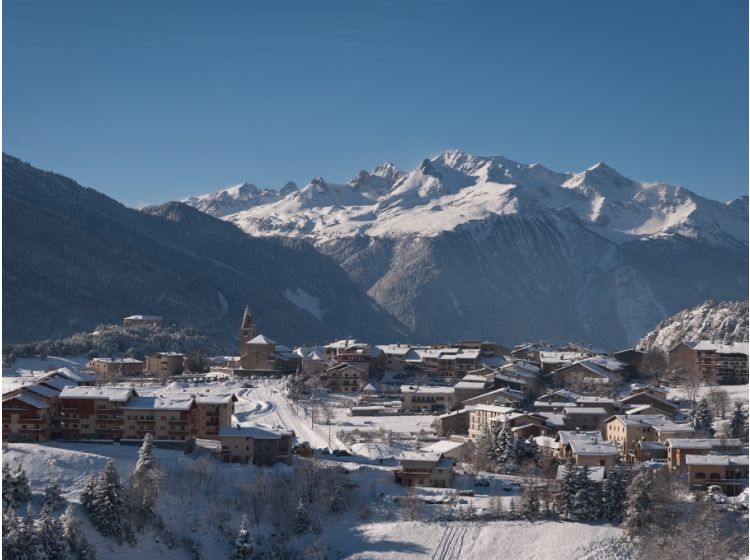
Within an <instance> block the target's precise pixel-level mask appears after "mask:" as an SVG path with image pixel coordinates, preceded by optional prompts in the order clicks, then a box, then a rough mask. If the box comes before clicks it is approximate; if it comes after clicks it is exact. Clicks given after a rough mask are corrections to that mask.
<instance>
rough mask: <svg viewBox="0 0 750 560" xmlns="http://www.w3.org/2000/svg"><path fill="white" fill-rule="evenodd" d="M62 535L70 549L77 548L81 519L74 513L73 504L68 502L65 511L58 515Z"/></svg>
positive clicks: (79, 539)
mask: <svg viewBox="0 0 750 560" xmlns="http://www.w3.org/2000/svg"><path fill="white" fill-rule="evenodd" d="M60 526H61V528H62V536H63V538H64V539H65V540H66V541H67V542H68V546H69V547H70V550H73V551H75V550H78V548H79V545H80V541H81V536H82V534H81V521H80V519H78V516H77V515H76V510H75V508H74V507H73V504H68V507H66V508H65V512H64V513H63V514H62V515H61V516H60Z"/></svg>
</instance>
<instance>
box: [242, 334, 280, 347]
mask: <svg viewBox="0 0 750 560" xmlns="http://www.w3.org/2000/svg"><path fill="white" fill-rule="evenodd" d="M248 344H272V345H275V344H276V343H275V342H274V341H273V340H271V339H270V338H268V337H266V336H264V335H262V334H259V335H258V336H256V337H255V338H253V339H251V340H250V341H249V342H248Z"/></svg>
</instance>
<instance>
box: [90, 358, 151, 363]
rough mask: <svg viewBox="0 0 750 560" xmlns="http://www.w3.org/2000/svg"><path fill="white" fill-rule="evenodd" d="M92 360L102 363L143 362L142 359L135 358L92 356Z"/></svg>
mask: <svg viewBox="0 0 750 560" xmlns="http://www.w3.org/2000/svg"><path fill="white" fill-rule="evenodd" d="M91 361H92V362H98V363H100V364H142V363H143V361H142V360H136V359H135V358H92V359H91Z"/></svg>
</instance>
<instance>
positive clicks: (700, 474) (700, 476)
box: [695, 472, 706, 478]
mask: <svg viewBox="0 0 750 560" xmlns="http://www.w3.org/2000/svg"><path fill="white" fill-rule="evenodd" d="M695 478H706V473H704V472H697V473H695Z"/></svg>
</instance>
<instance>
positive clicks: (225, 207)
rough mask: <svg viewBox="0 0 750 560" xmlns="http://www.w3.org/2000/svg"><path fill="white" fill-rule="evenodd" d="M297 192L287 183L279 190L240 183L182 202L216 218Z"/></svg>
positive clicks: (293, 186) (294, 187)
mask: <svg viewBox="0 0 750 560" xmlns="http://www.w3.org/2000/svg"><path fill="white" fill-rule="evenodd" d="M296 190H297V185H295V184H294V183H292V182H289V183H287V184H286V185H284V187H282V188H281V189H280V190H278V191H277V190H274V189H259V188H258V187H256V186H255V185H253V184H250V183H242V184H239V185H234V186H232V187H229V188H226V189H222V190H220V191H216V192H212V193H208V194H202V195H199V196H191V197H190V198H186V199H184V200H183V201H182V202H184V203H185V204H187V205H189V206H193V207H195V208H197V209H198V210H200V211H202V212H205V213H206V214H211V215H212V216H216V217H217V218H221V217H223V216H227V215H229V214H234V213H236V212H240V211H242V210H247V209H248V208H252V207H253V206H259V205H262V204H268V203H270V202H274V201H276V200H279V199H280V198H281V197H283V196H286V195H288V194H291V193H293V192H295V191H296Z"/></svg>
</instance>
